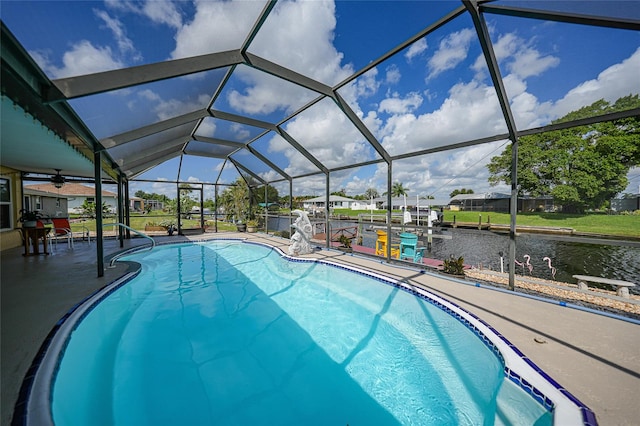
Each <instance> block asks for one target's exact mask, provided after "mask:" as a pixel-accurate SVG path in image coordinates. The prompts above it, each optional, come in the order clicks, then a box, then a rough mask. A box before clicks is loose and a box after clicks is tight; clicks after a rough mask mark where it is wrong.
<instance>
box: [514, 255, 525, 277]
mask: <svg viewBox="0 0 640 426" xmlns="http://www.w3.org/2000/svg"><path fill="white" fill-rule="evenodd" d="M513 261H514V262H515V263H516V265H518V266H520V267H521V268H522V275H524V263H522V262H519V261H518V259H513Z"/></svg>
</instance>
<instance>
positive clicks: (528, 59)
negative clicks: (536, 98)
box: [508, 48, 560, 78]
mask: <svg viewBox="0 0 640 426" xmlns="http://www.w3.org/2000/svg"><path fill="white" fill-rule="evenodd" d="M559 63H560V59H558V58H557V57H555V56H551V55H546V56H542V55H541V54H540V52H538V51H537V50H535V49H532V48H525V49H521V50H519V51H518V52H517V53H516V54H515V58H514V61H513V62H511V63H510V64H509V65H508V69H509V70H510V71H511V72H513V73H514V74H516V75H518V76H519V77H521V78H527V77H530V76H536V75H540V74H542V73H543V72H544V71H546V70H548V69H549V68H552V67H555V66H557V65H558V64H559Z"/></svg>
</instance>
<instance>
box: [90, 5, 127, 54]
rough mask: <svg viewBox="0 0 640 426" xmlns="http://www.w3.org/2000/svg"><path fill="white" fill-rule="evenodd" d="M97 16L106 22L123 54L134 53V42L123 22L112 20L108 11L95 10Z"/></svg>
mask: <svg viewBox="0 0 640 426" xmlns="http://www.w3.org/2000/svg"><path fill="white" fill-rule="evenodd" d="M94 13H95V14H96V16H97V17H98V18H99V19H100V20H102V22H104V25H105V26H106V27H107V28H108V29H109V30H110V31H111V32H112V33H113V36H114V38H115V40H116V43H117V44H118V49H119V50H120V52H121V53H127V52H134V51H135V48H134V47H133V42H132V41H131V39H129V37H127V35H126V31H125V29H124V26H123V25H122V22H120V21H119V20H118V19H115V18H112V17H111V16H110V15H109V14H108V13H107V12H106V11H104V10H98V9H94Z"/></svg>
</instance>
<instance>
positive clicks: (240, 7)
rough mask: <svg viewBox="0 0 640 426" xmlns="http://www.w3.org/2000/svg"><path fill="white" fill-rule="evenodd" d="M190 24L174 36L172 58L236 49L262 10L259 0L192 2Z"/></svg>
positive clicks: (202, 0)
mask: <svg viewBox="0 0 640 426" xmlns="http://www.w3.org/2000/svg"><path fill="white" fill-rule="evenodd" d="M194 4H195V7H196V12H195V15H194V17H193V19H192V20H191V21H189V22H188V23H186V24H185V25H184V26H183V27H181V28H180V29H179V30H178V32H177V33H176V36H175V39H176V48H175V49H174V51H173V52H172V53H171V58H172V59H178V58H185V57H190V56H196V55H203V54H206V53H212V52H222V51H226V50H232V49H238V48H239V47H240V46H241V45H242V42H243V41H244V39H245V37H246V36H247V33H248V30H249V29H250V28H251V26H252V25H253V23H254V21H255V19H256V17H257V16H258V14H259V13H260V11H261V10H262V3H261V2H258V1H237V0H234V1H224V2H218V1H215V2H214V1H208V0H197V1H195V3H194Z"/></svg>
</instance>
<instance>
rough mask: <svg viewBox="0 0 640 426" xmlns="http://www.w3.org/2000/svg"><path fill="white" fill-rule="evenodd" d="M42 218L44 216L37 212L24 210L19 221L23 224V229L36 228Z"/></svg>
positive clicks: (21, 211)
mask: <svg viewBox="0 0 640 426" xmlns="http://www.w3.org/2000/svg"><path fill="white" fill-rule="evenodd" d="M42 218H43V217H42V215H41V214H40V213H39V212H37V211H35V210H33V211H31V210H27V209H22V210H20V218H19V219H18V221H19V222H20V223H22V227H23V228H35V227H36V226H37V225H38V220H39V219H42Z"/></svg>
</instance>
